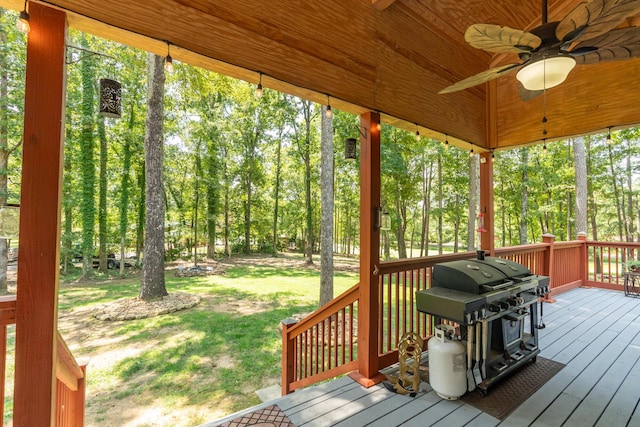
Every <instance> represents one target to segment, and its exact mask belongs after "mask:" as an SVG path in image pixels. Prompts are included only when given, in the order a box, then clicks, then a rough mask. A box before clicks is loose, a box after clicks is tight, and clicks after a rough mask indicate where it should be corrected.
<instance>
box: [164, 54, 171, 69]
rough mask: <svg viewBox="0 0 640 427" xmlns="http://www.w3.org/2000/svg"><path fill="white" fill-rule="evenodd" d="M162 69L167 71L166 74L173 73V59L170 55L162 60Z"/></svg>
mask: <svg viewBox="0 0 640 427" xmlns="http://www.w3.org/2000/svg"><path fill="white" fill-rule="evenodd" d="M164 69H165V70H167V72H168V73H173V58H172V57H171V55H167V57H166V58H165V59H164Z"/></svg>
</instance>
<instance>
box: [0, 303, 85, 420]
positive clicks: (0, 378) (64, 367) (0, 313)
mask: <svg viewBox="0 0 640 427" xmlns="http://www.w3.org/2000/svg"><path fill="white" fill-rule="evenodd" d="M15 323H16V296H15V295H8V296H2V297H0V425H2V424H3V423H2V420H3V419H4V395H5V382H6V381H5V379H6V378H5V373H6V366H7V350H8V349H7V326H8V325H13V324H15ZM56 351H57V364H56V407H55V408H56V414H55V415H56V417H55V419H56V426H57V427H82V426H84V406H85V370H86V363H82V365H78V363H77V362H76V359H75V358H74V357H73V355H72V354H71V351H69V348H68V347H67V344H66V343H65V342H64V340H63V339H62V336H61V335H60V333H59V332H58V336H57V346H56Z"/></svg>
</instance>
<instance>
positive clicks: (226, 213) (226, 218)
mask: <svg viewBox="0 0 640 427" xmlns="http://www.w3.org/2000/svg"><path fill="white" fill-rule="evenodd" d="M223 150H224V155H223V159H224V160H223V161H224V164H223V166H222V175H223V177H224V253H225V255H226V256H227V257H231V246H229V227H230V223H229V187H230V185H231V184H230V183H229V180H230V178H229V165H228V162H229V161H230V160H229V149H228V146H227V143H226V142H225V144H224V147H223Z"/></svg>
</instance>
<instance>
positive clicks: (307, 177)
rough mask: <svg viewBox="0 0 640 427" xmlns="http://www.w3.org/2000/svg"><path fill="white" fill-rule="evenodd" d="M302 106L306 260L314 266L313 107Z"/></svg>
mask: <svg viewBox="0 0 640 427" xmlns="http://www.w3.org/2000/svg"><path fill="white" fill-rule="evenodd" d="M302 104H303V114H304V120H305V134H304V146H303V152H302V159H303V161H304V205H305V213H306V214H305V217H306V234H307V240H306V245H305V258H306V262H307V264H313V209H312V206H311V110H312V108H313V106H312V104H311V102H310V101H303V102H302Z"/></svg>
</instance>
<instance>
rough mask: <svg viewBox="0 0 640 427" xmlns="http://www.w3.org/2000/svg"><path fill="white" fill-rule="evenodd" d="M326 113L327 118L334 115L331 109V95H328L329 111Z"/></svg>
mask: <svg viewBox="0 0 640 427" xmlns="http://www.w3.org/2000/svg"><path fill="white" fill-rule="evenodd" d="M325 115H326V116H327V119H330V118H331V117H333V111H331V98H330V96H329V95H327V111H326V112H325Z"/></svg>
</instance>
